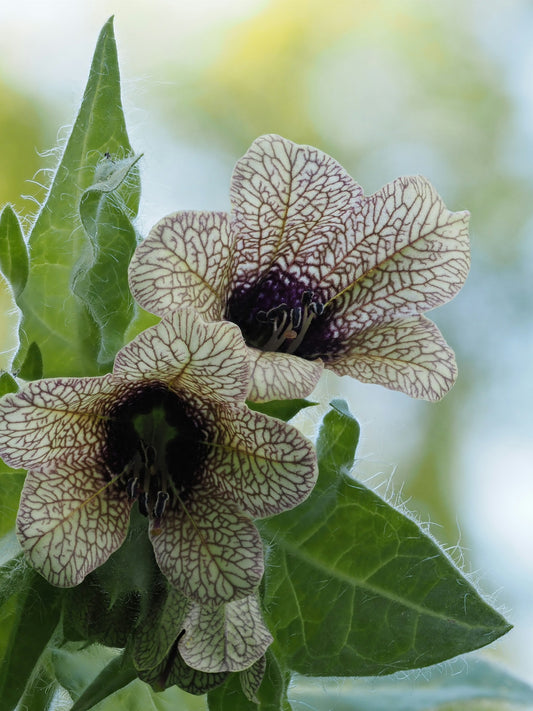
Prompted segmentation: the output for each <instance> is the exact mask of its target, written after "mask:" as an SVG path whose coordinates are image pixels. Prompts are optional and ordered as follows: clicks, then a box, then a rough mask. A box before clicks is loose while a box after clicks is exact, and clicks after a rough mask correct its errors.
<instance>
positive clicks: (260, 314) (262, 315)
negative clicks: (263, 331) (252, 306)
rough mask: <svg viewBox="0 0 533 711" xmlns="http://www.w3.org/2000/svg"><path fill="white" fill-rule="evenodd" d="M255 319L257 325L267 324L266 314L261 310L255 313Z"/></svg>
mask: <svg viewBox="0 0 533 711" xmlns="http://www.w3.org/2000/svg"><path fill="white" fill-rule="evenodd" d="M255 317H256V319H257V320H258V321H259V323H268V318H267V312H266V311H263V310H262V309H261V311H258V312H257V313H256V315H255Z"/></svg>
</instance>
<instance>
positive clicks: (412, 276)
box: [337, 176, 470, 329]
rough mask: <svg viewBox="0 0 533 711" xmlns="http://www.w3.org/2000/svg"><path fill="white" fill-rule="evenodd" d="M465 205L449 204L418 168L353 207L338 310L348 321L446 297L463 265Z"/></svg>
mask: <svg viewBox="0 0 533 711" xmlns="http://www.w3.org/2000/svg"><path fill="white" fill-rule="evenodd" d="M468 219H469V214H468V212H450V210H448V209H446V207H445V205H444V203H443V202H442V200H441V198H440V197H439V195H438V194H437V193H436V192H435V189H434V188H433V187H432V186H431V184H430V183H429V182H428V181H427V180H426V179H425V178H422V177H420V176H418V177H408V178H398V179H397V180H395V181H394V182H392V183H389V184H388V185H386V186H385V187H384V188H382V189H381V190H380V191H379V192H377V193H375V194H374V195H371V196H370V197H369V198H367V199H366V200H365V201H364V202H363V203H362V205H361V211H360V212H358V213H354V225H355V228H354V248H353V250H352V251H351V252H350V254H349V256H348V258H347V259H346V260H345V261H344V263H343V264H342V265H339V266H338V267H337V270H339V269H341V268H342V270H344V271H346V272H350V273H351V274H352V278H351V287H350V288H348V289H347V290H346V292H345V293H343V294H342V295H341V296H340V297H339V301H338V302H337V310H338V311H339V312H341V313H343V314H347V315H348V316H349V318H350V322H351V327H352V328H353V329H362V328H368V327H369V326H371V325H374V324H377V323H378V322H379V321H381V320H388V321H390V320H392V319H395V318H398V317H400V316H414V315H415V314H418V313H423V312H425V311H428V310H429V309H433V308H435V307H436V306H440V305H441V304H444V303H446V302H447V301H449V300H450V299H451V298H453V296H455V294H456V293H457V292H458V291H459V289H460V288H461V286H462V285H463V283H464V281H465V279H466V276H467V274H468V270H469V266H470V246H469V239H468Z"/></svg>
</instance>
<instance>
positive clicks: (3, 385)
mask: <svg viewBox="0 0 533 711" xmlns="http://www.w3.org/2000/svg"><path fill="white" fill-rule="evenodd" d="M18 389H19V386H18V385H17V381H16V380H15V378H14V377H13V376H12V375H10V374H9V373H2V375H0V397H2V395H7V393H16V392H18Z"/></svg>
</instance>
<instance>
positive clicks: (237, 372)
mask: <svg viewBox="0 0 533 711" xmlns="http://www.w3.org/2000/svg"><path fill="white" fill-rule="evenodd" d="M247 356H248V353H247V348H246V346H245V345H244V341H243V339H242V336H241V332H240V329H239V327H238V326H236V325H235V324H232V323H227V322H219V323H206V322H205V321H203V320H202V319H201V318H200V317H199V316H198V314H197V313H196V312H195V311H194V310H193V309H179V310H178V311H174V312H173V313H172V314H170V315H169V316H168V318H165V319H163V320H162V321H160V322H159V323H158V324H157V325H156V326H152V328H148V329H147V330H146V331H143V332H142V333H140V334H139V335H138V336H137V337H136V338H135V339H134V340H133V341H131V343H128V344H127V345H126V346H124V348H122V349H121V350H120V351H119V352H118V354H117V357H116V359H115V367H114V370H113V373H114V375H115V376H117V377H119V378H121V379H123V380H127V381H130V382H136V381H138V380H139V379H144V380H152V381H160V382H161V381H163V382H166V383H168V385H169V386H170V387H171V388H175V389H187V390H189V391H191V392H193V393H201V394H202V395H203V396H205V397H216V398H218V397H220V398H227V399H231V400H244V398H245V397H246V395H247V393H248V379H249V365H248V361H247Z"/></svg>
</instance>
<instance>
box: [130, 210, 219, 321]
mask: <svg viewBox="0 0 533 711" xmlns="http://www.w3.org/2000/svg"><path fill="white" fill-rule="evenodd" d="M228 222H229V216H228V215H226V214H225V213H222V212H174V213H172V214H171V215H168V216H167V217H164V218H163V219H162V220H160V221H159V222H158V223H157V224H156V225H155V226H154V227H152V229H151V230H150V233H149V234H148V237H147V238H146V239H145V240H144V242H142V244H140V245H139V246H138V247H137V249H136V251H135V254H134V255H133V259H132V260H131V263H130V267H129V282H130V288H131V291H132V294H133V296H134V297H135V299H136V300H137V301H138V302H139V304H140V305H141V306H142V307H143V308H144V309H146V310H147V311H150V312H151V313H154V314H157V315H158V316H165V315H166V314H168V313H169V312H171V311H173V310H174V309H177V308H182V307H185V306H192V307H194V308H195V309H196V310H197V311H198V312H199V313H201V314H202V315H203V316H204V317H205V318H206V319H207V320H213V321H217V320H220V318H221V317H222V311H223V309H224V305H225V294H226V288H227V281H228V273H229V266H230V257H231V239H230V234H229V229H228Z"/></svg>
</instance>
